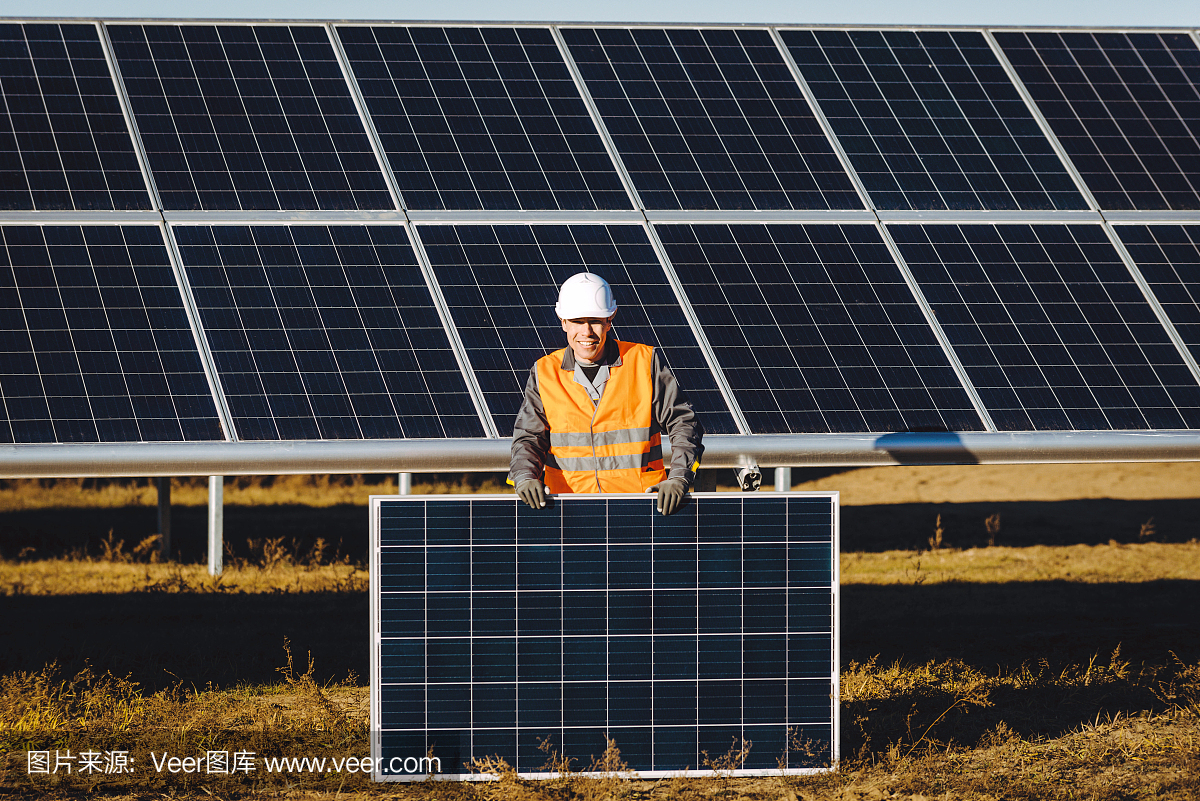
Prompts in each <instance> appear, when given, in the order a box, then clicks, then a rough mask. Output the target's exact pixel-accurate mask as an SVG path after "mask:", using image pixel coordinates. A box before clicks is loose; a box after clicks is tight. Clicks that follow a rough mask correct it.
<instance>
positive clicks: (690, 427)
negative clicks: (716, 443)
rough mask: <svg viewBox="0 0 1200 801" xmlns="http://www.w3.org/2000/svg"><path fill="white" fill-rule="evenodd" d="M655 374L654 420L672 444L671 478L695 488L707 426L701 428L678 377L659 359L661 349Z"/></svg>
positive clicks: (654, 362)
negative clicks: (680, 480) (679, 479)
mask: <svg viewBox="0 0 1200 801" xmlns="http://www.w3.org/2000/svg"><path fill="white" fill-rule="evenodd" d="M650 369H651V370H652V371H653V372H654V398H653V406H654V420H655V422H656V423H657V424H658V427H659V430H661V431H662V432H664V433H665V434H666V435H667V436H668V437H669V438H670V441H671V464H670V466H669V467H668V469H667V478H681V479H683V480H684V481H686V482H687V483H688V486H691V485H692V482H694V481H695V480H696V469H697V467H698V466H699V464H700V457H701V456H702V455H703V454H704V445H703V444H702V442H701V440H703V439H704V426H703V425H701V423H700V420H699V418H697V417H696V412H695V411H693V409H692V404H690V403H688V400H687V398H686V397H684V394H683V389H682V388H681V387H680V386H679V382H678V381H677V380H676V379H675V374H674V373H672V372H671V368H670V367H668V366H667V365H666V363H665V362H664V361H663V359H662V358H661V357H660V356H659V353H658V348H655V349H654V356H653V358H652V360H651V363H650Z"/></svg>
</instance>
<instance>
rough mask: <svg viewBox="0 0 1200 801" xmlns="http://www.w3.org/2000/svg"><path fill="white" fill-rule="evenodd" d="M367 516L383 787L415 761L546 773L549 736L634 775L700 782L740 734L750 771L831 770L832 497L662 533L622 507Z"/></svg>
mask: <svg viewBox="0 0 1200 801" xmlns="http://www.w3.org/2000/svg"><path fill="white" fill-rule="evenodd" d="M372 504H373V510H372V512H373V513H372V536H373V539H374V542H373V545H376V546H377V550H376V548H373V549H372V551H373V552H377V553H378V554H379V556H378V559H379V563H378V564H376V565H373V566H372V575H373V576H378V578H377V579H376V583H375V584H374V585H373V592H376V593H378V595H377V596H376V597H377V599H378V607H377V608H378V613H377V614H378V616H377V618H376V621H375V622H374V625H373V635H374V634H376V633H377V634H378V636H379V639H378V640H377V641H376V642H378V646H377V648H378V650H377V651H374V652H373V658H374V659H376V660H378V661H377V662H376V663H375V669H376V670H377V673H376V675H377V676H378V677H379V679H380V681H379V682H378V683H377V684H376V683H373V688H374V689H375V690H376V692H377V694H378V695H377V703H378V707H377V708H378V710H379V715H378V717H374V718H373V721H374V725H375V727H376V738H377V739H376V741H375V742H374V743H373V755H374V756H377V757H378V756H383V757H384V761H383V763H382V764H384V765H390V766H392V767H391V768H390V769H385V770H384V771H383V772H382V774H380V777H381V778H394V777H396V776H400V777H403V776H404V775H405V774H406V773H407V774H412V773H414V772H415V771H413V770H412V769H411V768H405V769H398V768H397V767H396V766H397V765H402V764H403V763H404V762H405V758H406V757H409V756H417V755H420V756H425V755H431V756H433V757H436V758H437V759H438V760H440V763H441V767H440V772H441V773H442V774H443V775H446V774H449V775H454V774H461V773H465V772H466V766H467V764H468V763H469V762H470V761H471V760H472V759H473V758H476V757H482V756H499V757H503V758H504V759H506V760H507V761H508V762H509V764H510V765H512V766H513V767H514V768H516V769H517V770H518V771H520V772H522V773H533V772H538V771H539V770H543V769H544V768H543V766H544V764H545V763H546V759H547V754H546V753H545V752H544V751H543V750H541V749H539V747H538V746H539V743H541V742H542V741H543V740H545V739H548V740H549V742H550V743H551V745H552V746H553V747H554V748H555V750H556V751H558V752H559V753H560V754H561V755H563V756H564V757H567V758H571V759H574V760H577V761H578V763H579V764H580V765H581V766H582V767H584V768H586V766H587V765H588V764H590V763H591V762H592V759H593V756H594V755H597V754H599V753H601V752H602V751H603V749H604V747H605V744H606V742H607V740H608V739H612V740H615V742H616V744H617V747H618V748H619V749H620V751H621V758H622V759H623V760H624V761H626V762H627V764H628V765H629V767H630V768H631V769H632V770H635V771H639V772H641V771H645V772H650V771H663V772H666V771H681V770H684V769H688V768H691V769H701V770H703V769H704V766H703V764H702V758H703V757H702V752H707V753H708V754H710V755H711V754H723V753H725V751H727V750H728V749H729V745H730V742H731V740H732V739H733V738H735V737H736V738H739V739H740V738H745V739H747V740H750V741H751V742H752V743H753V745H752V747H751V750H750V754H749V757H748V759H747V760H746V762H745V764H744V765H742V766H741V769H742V770H744V771H767V770H771V771H777V770H779V767H780V763H779V761H778V760H779V759H780V758H781V757H782V759H783V762H782V764H783V765H784V766H785V767H786V768H787V769H791V770H795V769H803V768H812V767H819V766H822V765H825V764H828V763H827V762H825V759H826V758H827V757H828V756H829V754H830V753H831V752H832V751H833V749H834V748H835V745H834V743H833V742H832V734H833V733H832V726H831V724H832V717H831V715H832V709H833V705H832V703H831V695H832V694H833V691H834V688H833V686H832V685H831V676H834V675H835V671H836V665H835V664H834V648H833V638H834V636H836V635H835V632H834V629H833V625H834V609H833V597H832V592H831V589H832V587H833V586H834V584H835V582H836V578H835V574H834V564H833V555H832V554H833V553H834V551H833V549H834V548H836V534H835V529H836V519H837V507H836V502H835V501H834V500H833V499H832V498H831V497H830V496H829V495H816V494H811V495H809V494H805V495H801V494H795V495H791V494H789V495H787V496H774V497H769V498H768V497H765V496H753V495H748V496H728V495H725V496H724V497H715V496H714V495H709V494H700V495H696V496H693V498H692V501H691V503H690V504H689V506H687V507H685V508H684V509H683V510H682V511H680V512H677V513H676V514H675V515H673V516H671V517H669V518H664V517H662V516H661V515H657V514H655V512H654V510H653V499H648V498H645V497H644V496H629V495H624V496H623V495H608V496H604V497H603V498H597V497H595V496H593V497H590V498H589V497H584V496H570V497H560V499H559V500H558V501H556V502H555V503H554V505H552V506H551V507H549V508H547V509H545V510H542V511H540V512H533V511H531V510H529V509H526V508H524V507H522V506H519V505H518V503H517V502H516V501H515V500H514V499H513V498H512V497H511V496H504V497H501V496H490V497H488V496H483V497H480V496H476V497H474V498H472V499H399V498H375V499H373V500H372ZM373 641H375V640H373ZM833 681H836V678H834V679H833ZM789 730H790V731H794V732H797V733H802V734H803V735H804V736H805V737H807V738H809V739H810V740H811V741H812V742H813V743H814V745H815V746H816V748H815V750H816V751H818V752H819V753H817V754H815V755H814V754H808V755H805V754H800V753H797V752H796V751H794V750H789V745H788V743H789ZM395 756H398V757H401V759H400V760H399V761H398V762H394V761H392V759H391V757H395ZM422 772H423V771H422Z"/></svg>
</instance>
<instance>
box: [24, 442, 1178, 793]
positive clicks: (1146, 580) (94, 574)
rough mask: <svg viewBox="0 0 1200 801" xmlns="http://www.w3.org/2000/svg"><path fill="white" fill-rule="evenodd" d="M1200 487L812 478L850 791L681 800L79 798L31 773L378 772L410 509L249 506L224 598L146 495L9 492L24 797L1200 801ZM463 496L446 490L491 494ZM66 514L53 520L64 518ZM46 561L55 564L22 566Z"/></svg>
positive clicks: (185, 783) (350, 482) (284, 778)
mask: <svg viewBox="0 0 1200 801" xmlns="http://www.w3.org/2000/svg"><path fill="white" fill-rule="evenodd" d="M826 472H829V471H826ZM484 480H485V481H487V480H490V479H486V478H485V479H484ZM1198 480H1200V473H1197V472H1196V471H1195V470H1194V469H1193V466H1192V465H1130V466H1101V467H1090V466H1063V467H1057V466H1025V467H1016V468H1012V467H994V468H993V467H973V468H914V467H903V468H887V469H877V470H856V471H846V472H840V473H835V474H829V475H821V474H820V473H815V472H814V473H808V474H799V475H798V481H802V484H801V485H800V486H799V487H798V488H800V489H838V490H840V491H841V492H842V499H843V515H842V542H843V553H842V556H841V568H842V597H841V609H842V643H841V652H842V662H843V665H842V679H841V693H842V713H841V715H842V718H841V725H842V732H843V757H844V758H843V762H842V765H841V769H840V770H839V771H838V772H836V773H834V774H828V775H823V776H816V777H804V778H796V777H787V778H785V777H773V778H766V779H755V780H742V779H733V778H730V777H728V776H718V777H716V778H710V779H687V778H674V779H667V780H662V781H656V782H648V781H625V780H618V779H615V778H610V779H607V780H606V779H594V780H587V779H582V778H579V777H578V776H575V775H566V776H564V777H563V778H562V779H559V780H555V781H549V782H541V783H529V782H523V781H521V780H519V779H517V778H516V777H515V776H511V775H504V776H502V779H501V781H499V782H496V783H486V784H444V783H434V784H432V785H429V784H416V785H412V786H406V787H398V786H396V785H387V786H384V787H378V786H373V785H371V784H370V783H369V782H367V781H366V779H365V778H364V777H362V776H361V775H358V774H349V773H345V772H343V773H329V774H320V775H316V774H291V775H283V774H275V775H266V774H264V773H262V771H261V770H260V772H259V773H258V774H257V775H253V776H247V775H241V776H236V777H227V776H215V777H214V776H206V775H199V776H195V775H193V776H187V775H183V774H178V775H172V774H169V773H163V774H158V773H155V772H149V773H142V774H137V773H135V774H132V775H129V776H122V775H104V774H100V775H98V776H97V775H93V776H90V777H87V778H84V777H78V776H73V777H72V778H71V779H68V780H63V778H62V777H61V776H30V775H28V773H27V770H26V767H27V766H26V762H25V760H26V757H25V749H26V748H28V747H31V746H36V747H39V748H41V749H46V748H48V749H50V750H51V752H53V751H54V750H55V749H64V748H69V749H72V753H74V754H78V753H79V752H80V751H82V750H87V749H94V750H96V751H98V752H101V753H102V752H103V751H105V750H121V749H126V748H128V749H129V750H131V752H132V754H133V757H134V758H135V759H137V760H149V759H150V756H149V752H150V751H151V750H155V751H156V753H159V754H161V753H162V752H163V751H168V750H169V751H171V752H172V753H177V754H181V755H184V754H194V753H196V752H197V750H200V751H202V750H204V748H205V747H206V746H212V744H214V743H223V744H229V743H236V744H237V746H238V747H244V748H247V749H249V750H256V751H257V752H258V753H259V754H260V755H263V754H272V753H274V754H305V755H312V756H322V755H324V756H337V757H341V756H345V755H347V754H350V755H354V756H364V755H366V754H367V752H368V747H367V742H366V732H367V722H366V698H367V690H366V687H365V686H364V685H365V682H364V680H363V678H362V677H363V676H365V674H366V668H367V647H366V646H367V637H366V634H367V632H366V628H367V609H366V607H367V603H366V593H365V586H366V573H365V571H364V570H363V569H362V556H361V554H362V553H365V551H361V552H360V547H361V545H362V542H361V540H365V522H366V521H365V511H364V510H363V507H362V504H363V503H364V502H365V498H366V496H367V495H370V494H374V493H386V492H387V491H388V490H389V489H391V488H392V487H394V484H391V485H389V484H388V482H389V481H391V477H375V478H352V479H334V480H329V479H316V480H312V479H306V478H289V479H282V480H279V479H277V480H274V481H263V480H242V481H241V482H240V485H241V486H240V488H239V483H238V482H233V481H231V482H229V484H228V485H227V489H226V500H227V504H228V508H227V511H226V515H227V517H226V535H227V538H228V539H229V541H230V542H231V544H232V545H233V546H234V547H233V548H232V549H231V553H230V555H229V557H228V559H227V561H228V563H230V564H231V567H230V569H228V570H227V571H226V573H225V575H224V576H222V577H221V578H220V579H219V580H214V579H212V578H210V577H208V576H207V574H206V572H205V571H204V569H203V567H202V566H200V565H198V564H186V563H177V562H175V563H168V564H159V563H153V562H151V561H149V560H150V559H151V557H152V554H153V552H154V550H153V548H150V547H146V548H143V549H142V550H141V551H138V545H139V544H140V543H142V542H143V541H144V540H145V538H146V537H147V536H150V535H151V534H153V504H154V502H155V498H154V492H153V489H152V487H151V486H149V485H148V484H147V485H143V486H138V485H137V484H132V483H127V484H124V485H121V484H107V485H105V484H101V485H99V486H96V485H95V484H94V483H93V484H92V485H89V484H87V483H86V482H55V483H54V484H49V483H41V482H5V483H2V484H0V510H3V511H0V551H2V552H3V555H4V557H5V558H4V560H3V561H0V594H3V597H0V642H3V643H5V648H4V649H3V650H2V651H0V741H2V743H3V748H2V749H0V751H3V752H5V754H6V756H5V761H4V762H3V764H2V765H0V792H4V793H6V794H8V795H12V796H14V797H51V798H53V797H64V798H65V797H72V798H74V797H84V796H86V797H95V796H97V795H100V796H104V797H129V798H134V797H137V798H164V797H168V798H169V797H178V798H205V799H208V798H239V797H247V796H260V795H263V796H265V795H269V796H271V797H287V798H302V797H330V798H333V797H337V796H339V793H340V797H346V796H351V797H352V796H355V795H359V796H368V797H371V798H377V797H406V798H407V797H413V798H422V799H424V798H430V799H443V798H445V799H458V798H463V799H467V798H476V797H479V798H484V799H576V798H578V799H594V798H608V797H614V798H616V797H621V798H647V799H651V798H653V799H658V798H663V799H666V798H692V797H694V798H697V799H700V798H721V799H731V801H733V800H736V799H741V798H745V799H753V801H759V799H762V800H763V801H799V800H800V799H884V798H898V799H911V800H912V801H915V799H918V798H922V797H923V798H926V799H934V798H950V799H958V798H962V799H978V800H979V801H982V800H983V799H1042V798H1052V799H1059V798H1061V799H1068V798H1081V799H1105V800H1108V799H1111V800H1112V801H1117V800H1118V799H1135V798H1136V799H1142V798H1146V799H1150V798H1171V799H1185V798H1187V799H1192V798H1197V797H1200V614H1198V611H1200V543H1197V541H1196V538H1197V536H1198V535H1200V531H1198V530H1197V529H1198V528H1200V525H1198V523H1200V502H1197V501H1195V500H1193V499H1192V498H1191V496H1193V495H1196V494H1198V493H1197V492H1196V487H1197V486H1200V484H1198V483H1197V481H1198ZM439 483H440V486H437V487H434V486H432V485H431V486H430V489H438V490H440V491H451V490H458V491H472V490H477V489H479V488H480V485H481V482H480V480H479V479H475V480H474V481H468V482H461V481H458V482H456V481H453V480H445V481H440V482H439ZM418 486H420V485H419V484H418ZM189 487H191V489H188V488H189ZM235 489H236V492H235ZM484 489H487V490H490V489H491V487H490V486H488V485H486V484H484ZM495 489H499V487H498V486H497V487H495ZM189 492H191V493H192V494H194V495H195V496H196V497H195V498H191V496H190V495H188V493H189ZM237 493H242V494H241V495H240V496H239V495H238V494H237ZM43 494H45V496H46V497H50V498H53V499H54V503H53V504H49V503H48V504H46V505H39V504H41V503H42V500H43V498H42V496H43ZM173 498H174V500H175V501H176V502H177V503H179V504H180V508H178V509H177V510H176V532H177V535H178V537H177V538H178V540H179V542H180V547H181V551H182V552H183V553H184V555H185V556H186V555H187V554H188V553H189V552H193V551H194V552H195V554H196V557H198V548H197V547H196V543H195V542H193V541H192V540H193V539H194V538H196V534H195V533H194V532H191V531H190V528H196V529H198V530H202V526H203V509H202V508H201V507H200V506H199V505H198V504H200V503H202V502H203V500H204V488H203V485H202V484H201V483H200V482H199V481H196V482H194V487H192V485H191V484H187V483H184V482H179V483H177V485H176V487H175V490H174V493H173ZM89 503H90V504H91V505H89ZM188 504H195V505H194V506H189V505H188ZM989 520H991V523H990V524H989V522H988V521H989ZM939 528H940V529H941V536H940V540H941V542H940V547H936V548H935V547H934V545H938V542H937V541H938V539H939V536H938V529H939ZM39 531H40V532H41V533H42V535H43V536H41V537H40V538H39V536H38V532H39ZM46 535H48V536H46ZM931 540H932V542H931ZM989 542H994V543H995V544H994V545H989ZM30 543H34V544H32V545H31V544H30ZM29 547H34V548H40V552H39V551H36V550H35V551H33V552H29V551H26V552H25V553H24V554H23V555H22V553H21V552H22V550H23V549H25V548H29ZM196 557H193V561H196V560H197V558H196ZM185 561H186V559H185ZM285 638H286V640H287V650H285ZM310 659H311V661H310ZM222 747H224V746H222ZM616 747H617V749H619V747H620V743H617V744H616ZM750 747H751V748H753V744H751V745H750ZM595 756H596V758H597V759H598V760H600V762H599V763H598V767H599V768H601V769H603V770H607V771H608V772H609V773H611V774H612V775H613V776H619V774H620V768H621V763H620V760H619V754H614V753H613V752H609V753H608V754H607V757H605V754H604V753H603V744H599V746H598V748H597V753H596V755H595ZM712 756H713V758H714V763H715V764H721V765H726V766H727V765H730V764H733V763H734V762H736V756H737V754H736V751H735V752H731V753H730V754H727V755H723V756H724V758H725V761H724V762H722V761H721V756H722V755H712ZM552 757H553V754H548V755H547V758H548V759H551V758H552ZM138 764H143V763H142V762H140V761H139V763H138ZM493 767H494V766H493ZM570 767H571V768H572V769H573V770H575V771H578V770H580V769H583V768H586V767H588V766H587V765H581V764H574V765H571V766H570Z"/></svg>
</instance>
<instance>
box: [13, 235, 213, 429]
mask: <svg viewBox="0 0 1200 801" xmlns="http://www.w3.org/2000/svg"><path fill="white" fill-rule="evenodd" d="M0 241H2V244H3V253H2V254H0V260H2V267H0V342H2V343H3V344H0V402H2V404H3V406H2V414H3V419H2V420H0V441H3V442H16V443H22V442H145V441H181V440H205V439H222V438H223V434H222V432H221V426H220V423H219V421H218V419H217V412H216V406H215V404H214V403H213V397H212V394H211V393H210V392H209V388H208V382H207V380H206V379H205V376H204V371H203V367H202V365H201V362H200V356H199V354H198V353H197V351H196V343H195V339H194V338H193V336H192V332H191V328H190V327H189V325H188V320H187V316H186V314H185V313H184V308H183V300H182V298H181V296H180V294H179V289H178V286H177V285H176V282H175V276H174V273H173V272H172V270H171V266H170V263H169V262H168V260H167V250H166V248H165V247H164V246H163V241H162V235H161V233H160V232H159V229H158V228H157V227H153V226H140V227H134V226H127V227H118V226H84V227H80V226H53V227H52V226H46V227H42V226H33V225H29V226H18V225H10V226H4V227H2V228H0Z"/></svg>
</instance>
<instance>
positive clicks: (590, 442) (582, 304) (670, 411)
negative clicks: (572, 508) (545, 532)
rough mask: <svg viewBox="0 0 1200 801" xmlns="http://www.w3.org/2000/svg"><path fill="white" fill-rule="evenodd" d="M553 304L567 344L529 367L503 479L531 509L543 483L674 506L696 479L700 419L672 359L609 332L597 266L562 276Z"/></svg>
mask: <svg viewBox="0 0 1200 801" xmlns="http://www.w3.org/2000/svg"><path fill="white" fill-rule="evenodd" d="M554 311H555V313H556V314H557V315H558V318H559V320H560V322H561V323H562V329H563V331H564V332H565V333H566V335H567V347H565V348H563V349H561V350H556V351H554V352H553V353H551V354H549V355H547V356H543V357H542V358H541V359H538V361H537V363H536V364H534V365H533V368H532V369H531V370H530V371H529V381H528V382H527V383H526V384H525V402H524V403H523V404H522V405H521V411H520V412H518V413H517V421H516V424H515V425H514V426H513V443H512V465H511V469H510V470H509V476H508V479H509V482H510V483H512V484H514V485H516V488H517V494H518V495H520V496H521V499H522V500H523V501H525V503H527V504H529V506H530V507H532V508H534V509H541V508H542V507H544V506H545V505H546V491H547V490H548V491H549V492H552V493H561V492H657V493H658V511H660V512H662V513H663V514H664V515H669V514H671V513H673V512H675V511H676V510H677V509H679V508H680V507H681V506H682V505H683V502H684V499H685V498H686V496H687V491H688V490H689V489H690V488H691V486H692V483H693V482H694V481H695V478H696V470H697V468H699V466H700V455H701V453H702V452H703V451H704V446H703V445H702V444H701V439H702V438H703V437H704V427H703V426H701V425H700V421H699V420H697V419H696V413H695V412H694V411H692V405H691V404H690V403H688V402H687V400H686V399H685V398H684V396H683V391H682V390H681V389H680V387H679V383H678V382H677V381H676V380H675V376H674V374H673V373H672V372H671V368H669V367H668V366H667V364H666V362H665V361H664V360H663V358H662V356H661V355H660V354H659V352H658V351H657V350H655V349H654V348H652V347H650V346H649V345H639V344H637V343H633V342H621V341H619V340H618V339H617V338H616V337H615V336H613V335H612V321H613V317H614V316H615V315H616V313H617V304H616V300H615V299H614V298H613V293H612V287H610V286H609V285H608V282H607V281H605V280H604V279H603V278H601V277H600V276H598V275H593V274H592V273H578V274H576V275H573V276H571V277H570V278H568V279H567V280H566V281H564V282H563V285H562V288H561V289H560V290H559V295H558V304H557V305H556V306H555V307H554ZM664 433H665V434H666V435H667V436H668V437H669V438H670V442H671V463H670V465H669V468H668V467H666V466H664V464H663V456H662V446H661V440H662V435H663V434H664Z"/></svg>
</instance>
